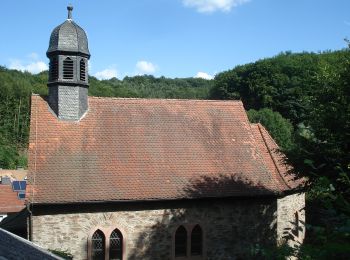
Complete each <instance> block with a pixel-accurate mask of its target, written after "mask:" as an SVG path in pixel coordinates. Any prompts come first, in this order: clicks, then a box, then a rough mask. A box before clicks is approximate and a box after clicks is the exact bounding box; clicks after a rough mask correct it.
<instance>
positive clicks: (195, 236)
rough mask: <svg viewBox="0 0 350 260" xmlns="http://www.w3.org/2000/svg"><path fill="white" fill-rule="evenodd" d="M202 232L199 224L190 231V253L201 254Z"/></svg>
mask: <svg viewBox="0 0 350 260" xmlns="http://www.w3.org/2000/svg"><path fill="white" fill-rule="evenodd" d="M202 245H203V234H202V229H201V227H200V226H199V225H196V226H195V227H194V228H193V229H192V233H191V255H202V248H203V246H202Z"/></svg>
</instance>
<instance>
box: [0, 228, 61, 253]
mask: <svg viewBox="0 0 350 260" xmlns="http://www.w3.org/2000/svg"><path fill="white" fill-rule="evenodd" d="M0 259H29V260H30V259H45V260H51V259H52V260H59V259H61V260H63V258H61V257H59V256H56V255H54V254H52V253H51V252H49V251H48V250H45V249H44V248H42V247H40V246H39V245H36V244H35V243H33V242H31V241H28V240H26V239H24V238H22V237H19V236H17V235H15V234H12V233H10V232H8V231H6V230H4V229H2V228H0Z"/></svg>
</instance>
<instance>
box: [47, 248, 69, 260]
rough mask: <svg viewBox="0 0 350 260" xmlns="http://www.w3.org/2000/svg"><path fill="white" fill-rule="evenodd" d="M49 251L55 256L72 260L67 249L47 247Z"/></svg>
mask: <svg viewBox="0 0 350 260" xmlns="http://www.w3.org/2000/svg"><path fill="white" fill-rule="evenodd" d="M49 251H50V252H51V253H53V254H55V255H57V256H60V257H62V258H63V259H67V260H72V259H73V255H72V254H71V253H69V252H68V250H60V249H49Z"/></svg>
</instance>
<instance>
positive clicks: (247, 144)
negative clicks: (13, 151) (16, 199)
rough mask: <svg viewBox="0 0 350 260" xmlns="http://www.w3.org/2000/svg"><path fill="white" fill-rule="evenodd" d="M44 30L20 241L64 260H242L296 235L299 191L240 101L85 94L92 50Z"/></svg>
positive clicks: (82, 36) (65, 33)
mask: <svg viewBox="0 0 350 260" xmlns="http://www.w3.org/2000/svg"><path fill="white" fill-rule="evenodd" d="M72 9H73V8H72V7H71V6H69V7H68V19H67V20H66V21H65V22H64V23H62V24H61V25H59V26H57V27H56V28H55V29H54V30H53V31H52V34H51V37H50V42H49V48H48V50H47V57H48V58H49V59H50V69H49V81H48V88H49V94H48V96H39V95H33V96H32V101H31V123H30V140H29V166H28V167H29V168H28V172H29V175H28V179H29V182H30V185H29V186H28V187H30V190H28V191H27V194H28V201H27V203H28V205H27V208H28V212H29V214H28V219H27V223H28V238H29V239H30V240H31V241H32V242H34V243H36V244H38V245H40V246H42V247H43V248H45V249H50V250H60V251H66V252H69V253H70V254H72V255H73V256H74V259H119V260H120V259H152V260H155V259H165V260H166V259H178V260H185V259H193V260H195V259H197V260H202V259H216V260H218V259H237V258H242V259H246V258H247V257H248V256H249V254H251V253H252V252H254V251H257V250H258V249H259V248H262V247H265V246H266V247H268V246H273V245H276V244H278V243H283V241H287V240H288V239H290V241H294V242H300V243H301V242H302V240H303V238H304V230H305V228H304V226H305V212H304V207H305V198H304V194H303V193H300V192H298V190H297V188H298V185H299V183H298V182H297V181H296V180H294V177H293V176H292V175H291V174H290V173H289V170H290V167H288V166H287V165H285V164H284V162H283V158H284V157H283V155H282V154H281V153H279V152H278V146H277V145H276V143H275V142H274V140H273V139H272V138H271V136H270V135H269V133H268V132H267V131H266V129H265V128H264V127H263V126H262V125H260V124H251V123H250V122H249V120H248V118H247V115H246V112H245V110H244V107H243V104H242V102H241V101H218V100H177V99H137V98H102V97H89V96H88V89H89V81H88V62H89V58H90V52H89V48H88V39H87V36H86V33H85V32H84V30H83V29H82V28H81V27H79V25H77V24H76V23H75V22H74V21H73V19H72Z"/></svg>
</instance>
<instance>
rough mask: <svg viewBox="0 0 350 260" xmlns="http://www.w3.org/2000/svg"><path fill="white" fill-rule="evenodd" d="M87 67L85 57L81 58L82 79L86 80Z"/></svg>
mask: <svg viewBox="0 0 350 260" xmlns="http://www.w3.org/2000/svg"><path fill="white" fill-rule="evenodd" d="M85 73H86V69H85V61H84V59H81V60H80V80H81V81H85V79H86V74H85Z"/></svg>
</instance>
